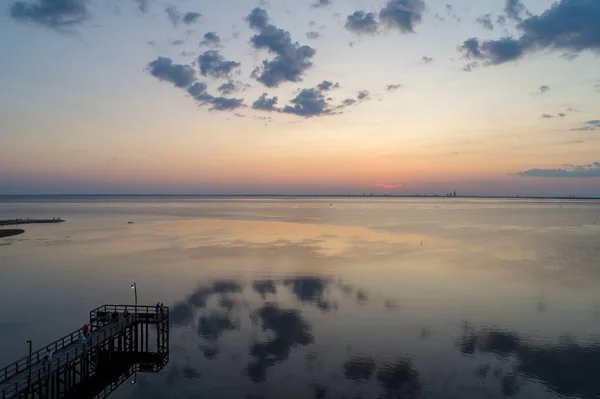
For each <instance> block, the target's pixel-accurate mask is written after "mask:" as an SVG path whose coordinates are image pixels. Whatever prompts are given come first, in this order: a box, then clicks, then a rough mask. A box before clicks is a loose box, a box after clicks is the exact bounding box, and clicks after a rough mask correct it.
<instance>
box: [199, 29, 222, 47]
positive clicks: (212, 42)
mask: <svg viewBox="0 0 600 399" xmlns="http://www.w3.org/2000/svg"><path fill="white" fill-rule="evenodd" d="M220 43H221V38H220V37H219V35H217V33H216V32H206V33H205V34H204V39H202V41H201V42H200V45H201V46H218V45H219V44H220Z"/></svg>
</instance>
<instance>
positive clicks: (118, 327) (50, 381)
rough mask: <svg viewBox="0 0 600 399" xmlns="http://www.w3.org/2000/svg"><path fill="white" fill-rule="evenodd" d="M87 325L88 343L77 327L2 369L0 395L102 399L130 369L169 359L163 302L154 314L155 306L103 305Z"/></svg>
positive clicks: (155, 366) (151, 368) (4, 398)
mask: <svg viewBox="0 0 600 399" xmlns="http://www.w3.org/2000/svg"><path fill="white" fill-rule="evenodd" d="M114 312H116V314H117V315H118V320H113V317H112V316H113V313H114ZM89 324H90V327H91V329H90V331H91V339H90V340H89V342H86V343H85V344H84V343H83V342H82V341H81V339H80V334H81V329H78V330H76V331H73V332H72V333H70V334H68V335H66V336H64V337H62V338H61V339H59V340H57V341H55V342H53V343H51V344H50V345H47V346H45V347H43V348H41V349H39V350H37V351H35V352H32V354H31V356H25V357H24V358H22V359H19V360H17V361H16V362H14V363H12V364H10V365H9V366H7V367H5V368H3V369H0V399H12V398H31V399H33V398H36V399H37V398H40V399H42V398H44V399H59V398H78V399H85V398H105V397H107V396H108V395H109V394H110V393H111V392H112V391H113V390H114V389H116V387H118V385H120V384H121V383H122V382H123V381H125V379H127V378H128V376H130V375H131V374H133V373H135V372H138V371H140V372H156V371H158V370H160V369H162V367H164V365H165V364H166V363H167V362H168V355H169V309H168V308H167V307H165V308H164V311H163V313H157V312H156V310H155V307H154V306H133V305H104V306H101V307H99V308H96V309H94V310H92V311H91V312H90V320H89ZM150 326H155V327H156V328H155V329H154V328H152V333H153V335H155V337H153V338H155V340H156V341H155V345H154V342H152V345H151V343H150V340H151V339H150V334H149V332H150V330H151V329H150ZM153 341H154V339H153ZM49 351H52V360H51V361H50V362H49V363H47V364H46V365H45V367H44V366H43V365H42V359H43V358H44V356H45V355H46V354H47V353H48V352H49ZM111 387H112V388H111Z"/></svg>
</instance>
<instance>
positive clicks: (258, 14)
mask: <svg viewBox="0 0 600 399" xmlns="http://www.w3.org/2000/svg"><path fill="white" fill-rule="evenodd" d="M246 21H247V22H248V24H249V25H250V27H251V28H252V29H257V30H261V29H264V28H266V27H267V25H268V24H269V14H267V10H265V9H264V8H260V7H256V8H255V9H253V10H252V11H250V14H248V16H247V17H246Z"/></svg>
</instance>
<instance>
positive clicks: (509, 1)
mask: <svg viewBox="0 0 600 399" xmlns="http://www.w3.org/2000/svg"><path fill="white" fill-rule="evenodd" d="M504 13H505V14H506V17H507V18H509V19H512V20H514V21H517V22H521V21H522V20H523V15H528V16H531V14H530V13H529V11H527V7H525V5H524V4H523V3H522V2H521V0H505V2H504Z"/></svg>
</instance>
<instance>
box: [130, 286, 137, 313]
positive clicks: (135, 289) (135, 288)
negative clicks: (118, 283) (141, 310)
mask: <svg viewBox="0 0 600 399" xmlns="http://www.w3.org/2000/svg"><path fill="white" fill-rule="evenodd" d="M131 289H132V290H133V295H134V296H135V313H137V284H136V283H133V284H131Z"/></svg>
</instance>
